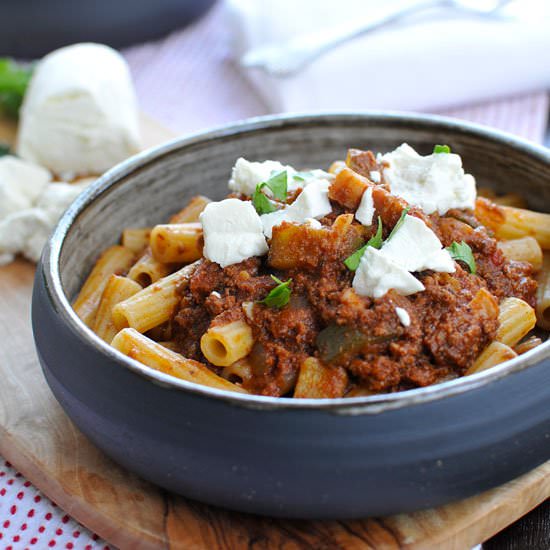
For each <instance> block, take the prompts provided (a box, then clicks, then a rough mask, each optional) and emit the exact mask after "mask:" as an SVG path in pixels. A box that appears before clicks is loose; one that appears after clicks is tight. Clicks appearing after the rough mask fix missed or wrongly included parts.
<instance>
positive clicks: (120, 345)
mask: <svg viewBox="0 0 550 550" xmlns="http://www.w3.org/2000/svg"><path fill="white" fill-rule="evenodd" d="M111 345H112V346H113V347H114V348H115V349H117V350H118V351H120V352H121V353H123V354H124V355H127V356H128V357H131V358H132V359H135V360H136V361H139V362H140V363H143V364H144V365H147V366H148V367H151V368H152V369H155V370H158V371H160V372H164V373H166V374H169V375H170V376H174V377H175V378H180V379H182V380H187V381H188V382H194V383H195V384H201V385H203V386H210V387H211V388H217V389H219V390H227V391H233V392H239V393H247V391H246V390H244V389H243V388H241V387H240V386H237V385H235V384H232V383H231V382H229V381H227V380H225V379H223V378H222V377H221V376H218V375H217V374H215V373H213V372H212V371H211V370H210V369H209V368H208V367H207V366H206V365H203V364H202V363H199V362H198V361H193V360H192V359H186V358H185V357H183V356H182V355H180V354H179V353H175V352H174V351H171V350H169V349H167V348H166V347H164V346H162V345H161V344H157V342H154V341H153V340H150V339H149V338H147V337H146V336H143V334H140V333H139V332H137V331H136V330H134V329H131V328H126V329H123V330H121V331H120V332H119V333H118V334H117V335H116V336H115V337H114V338H113V341H112V344H111Z"/></svg>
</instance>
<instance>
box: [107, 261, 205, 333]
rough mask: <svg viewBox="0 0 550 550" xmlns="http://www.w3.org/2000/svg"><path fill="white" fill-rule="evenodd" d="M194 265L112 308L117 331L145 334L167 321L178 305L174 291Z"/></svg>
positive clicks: (185, 278)
mask: <svg viewBox="0 0 550 550" xmlns="http://www.w3.org/2000/svg"><path fill="white" fill-rule="evenodd" d="M195 265H196V264H191V265H188V266H185V267H183V268H181V269H180V270H179V271H176V272H175V273H172V275H169V276H168V277H164V278H163V279H160V280H158V281H157V282H156V283H153V284H152V285H150V286H148V287H147V288H144V289H143V290H141V291H139V292H138V293H137V294H134V295H133V296H131V297H130V298H128V299H126V300H124V301H123V302H120V303H119V304H117V305H116V306H115V307H114V308H113V321H114V322H115V326H116V327H117V329H118V330H120V329H123V328H126V327H131V328H134V329H136V330H137V331H138V332H146V331H148V330H151V329H152V328H154V327H156V326H158V325H160V324H162V323H164V322H166V321H168V320H169V319H170V318H171V317H172V315H173V313H174V309H175V308H176V307H177V305H178V303H179V296H178V295H177V292H176V289H177V288H178V287H180V286H181V285H184V284H186V282H187V281H188V279H189V276H190V274H191V273H192V272H193V270H194V269H195Z"/></svg>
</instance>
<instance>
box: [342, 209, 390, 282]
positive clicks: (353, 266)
mask: <svg viewBox="0 0 550 550" xmlns="http://www.w3.org/2000/svg"><path fill="white" fill-rule="evenodd" d="M382 230H383V227H382V218H380V216H378V229H377V230H376V234H375V235H374V236H373V237H371V238H370V239H369V240H368V242H367V244H365V245H363V246H362V247H361V248H359V249H358V250H356V251H355V252H354V253H353V254H352V255H351V256H348V257H347V258H346V259H345V260H344V264H345V266H346V267H347V268H348V269H349V270H350V271H356V270H357V268H358V267H359V263H360V262H361V258H362V257H363V254H364V253H365V250H366V249H367V247H369V246H372V247H373V248H380V247H381V246H382Z"/></svg>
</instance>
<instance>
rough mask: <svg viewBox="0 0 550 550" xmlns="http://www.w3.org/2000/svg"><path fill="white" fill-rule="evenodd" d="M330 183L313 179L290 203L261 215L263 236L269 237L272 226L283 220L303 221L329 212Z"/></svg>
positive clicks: (320, 216)
mask: <svg viewBox="0 0 550 550" xmlns="http://www.w3.org/2000/svg"><path fill="white" fill-rule="evenodd" d="M330 183H331V182H330V180H328V179H315V180H313V181H311V182H310V183H308V185H307V186H306V187H305V188H304V190H303V191H302V192H301V193H300V194H299V195H298V197H297V198H296V200H295V201H294V202H293V203H292V204H291V205H289V206H287V207H285V208H282V209H281V210H277V211H276V212H271V213H269V214H264V215H263V216H261V220H262V225H263V228H264V234H265V236H266V237H268V238H271V234H272V230H273V228H274V227H275V226H277V225H279V224H281V223H283V222H284V221H286V222H293V223H305V222H306V220H308V219H309V218H314V219H319V218H322V217H323V216H326V215H327V214H330V212H331V211H332V207H331V205H330V201H329V198H328V189H329V187H330Z"/></svg>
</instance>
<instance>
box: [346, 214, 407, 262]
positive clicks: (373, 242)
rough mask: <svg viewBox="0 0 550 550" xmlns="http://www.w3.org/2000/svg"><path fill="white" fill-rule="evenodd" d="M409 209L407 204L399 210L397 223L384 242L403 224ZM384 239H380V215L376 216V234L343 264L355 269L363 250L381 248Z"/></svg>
mask: <svg viewBox="0 0 550 550" xmlns="http://www.w3.org/2000/svg"><path fill="white" fill-rule="evenodd" d="M409 210H410V207H409V206H407V207H406V208H403V211H402V212H401V216H400V217H399V219H398V220H397V223H396V224H395V225H394V227H393V229H392V230H391V232H390V234H389V235H388V238H387V239H386V241H385V242H388V241H389V240H390V239H391V238H392V237H393V236H394V235H395V233H396V232H397V230H398V229H399V228H400V227H401V226H402V225H403V222H404V221H405V216H406V215H407V214H408V212H409ZM383 242H384V241H382V219H381V218H380V216H378V229H377V230H376V235H374V237H371V238H370V239H369V241H368V242H367V244H365V245H363V246H362V247H361V248H360V249H359V250H356V251H355V252H354V253H353V254H352V255H351V256H348V257H347V258H346V259H345V260H344V264H345V266H346V267H347V268H348V269H349V270H350V271H356V270H357V268H358V267H359V263H360V262H361V258H362V257H363V254H364V253H365V250H366V249H367V248H368V247H369V246H372V247H373V248H378V249H380V248H382V244H383Z"/></svg>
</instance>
